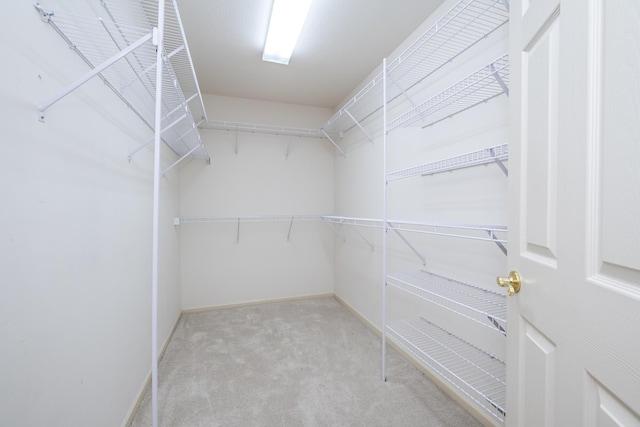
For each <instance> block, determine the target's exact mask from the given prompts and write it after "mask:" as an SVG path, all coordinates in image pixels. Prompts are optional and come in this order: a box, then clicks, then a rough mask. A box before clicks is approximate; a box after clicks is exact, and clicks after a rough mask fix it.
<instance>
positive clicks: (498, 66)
mask: <svg viewBox="0 0 640 427" xmlns="http://www.w3.org/2000/svg"><path fill="white" fill-rule="evenodd" d="M508 85H509V54H505V55H503V56H501V57H499V58H497V59H496V60H494V61H492V62H491V63H489V64H487V65H486V66H484V67H482V68H480V69H479V70H477V71H475V72H474V73H473V74H471V75H469V76H467V77H465V78H464V79H462V80H461V81H459V82H458V83H455V84H454V85H452V86H450V87H448V88H447V89H445V90H444V91H442V92H440V93H438V94H437V95H435V96H433V97H432V98H430V99H428V100H426V101H424V102H423V103H421V104H419V105H417V106H416V107H414V108H412V109H411V110H409V111H407V112H406V113H404V114H402V115H400V116H398V117H396V118H395V119H393V120H391V121H389V122H388V123H387V131H391V130H393V129H395V128H398V127H407V126H411V125H412V124H414V123H416V122H418V121H421V122H420V125H421V126H422V127H427V126H431V125H433V124H435V123H438V122H440V121H442V120H444V119H447V118H449V117H452V116H454V115H455V114H458V113H460V112H462V111H465V110H468V109H469V108H472V107H474V106H476V105H478V104H481V103H483V102H487V101H489V100H490V99H492V98H495V97H496V96H499V95H501V94H503V93H505V92H507V90H508V89H507V86H508Z"/></svg>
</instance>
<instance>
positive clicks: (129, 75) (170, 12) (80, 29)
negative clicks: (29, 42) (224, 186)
mask: <svg viewBox="0 0 640 427" xmlns="http://www.w3.org/2000/svg"><path fill="white" fill-rule="evenodd" d="M165 3H166V8H165V27H164V28H165V30H164V37H163V43H164V55H163V56H164V61H163V70H162V71H163V83H162V126H163V128H162V140H163V141H164V142H165V143H166V144H167V146H169V147H170V148H171V149H172V150H173V151H174V152H175V153H176V154H178V155H180V156H185V155H187V154H190V155H192V156H194V157H201V158H206V159H209V155H208V153H207V151H206V149H205V147H204V145H203V144H202V142H201V138H200V133H199V130H198V128H197V125H198V123H200V122H201V121H202V120H205V119H206V112H205V109H204V104H203V101H202V96H201V94H200V90H199V86H198V82H197V79H196V75H195V72H194V69H193V64H192V61H191V55H190V53H189V48H188V46H187V42H186V38H185V35H184V31H183V28H182V23H181V20H180V13H179V11H178V8H177V4H176V2H175V1H171V0H165ZM88 5H89V6H90V8H91V10H93V11H95V16H78V15H77V14H73V10H71V11H69V10H68V9H67V8H68V7H69V6H68V5H66V4H63V3H60V5H59V7H61V9H62V8H64V9H63V10H55V11H52V10H45V9H43V8H42V7H40V6H39V5H36V8H37V9H38V11H39V12H40V13H41V14H42V16H43V18H44V19H45V21H46V22H48V23H49V24H50V25H51V26H52V27H53V28H54V29H55V30H56V32H58V34H59V35H60V36H61V37H62V38H63V39H64V40H65V41H66V42H67V43H68V45H69V46H70V47H71V48H72V49H73V50H74V51H75V52H76V53H77V54H78V55H79V56H80V57H81V58H82V59H83V60H84V61H85V62H86V63H87V65H89V67H90V68H92V69H95V68H96V67H99V66H100V65H102V64H104V63H106V62H108V61H109V60H110V59H111V58H112V57H114V56H115V55H118V54H122V53H124V52H126V51H127V49H128V48H130V47H131V46H133V45H134V44H135V43H136V42H137V41H139V40H141V39H142V38H143V37H144V36H145V35H148V34H149V33H151V32H152V30H153V28H154V27H156V26H157V18H158V3H157V1H152V0H139V1H138V2H131V1H128V0H92V1H90V2H88ZM71 7H75V6H71ZM156 66H157V62H156V46H155V45H154V44H153V43H152V41H151V40H149V41H146V42H144V43H143V44H142V45H140V47H138V48H136V49H135V50H133V51H131V52H129V53H127V54H125V55H124V56H123V58H122V59H120V60H117V61H116V62H113V63H112V64H111V65H109V66H108V67H107V68H105V69H104V70H102V71H101V72H100V74H99V76H100V77H101V78H102V80H103V81H104V82H105V84H106V85H107V86H108V87H109V88H110V89H112V90H113V91H114V92H115V93H116V95H117V96H118V97H120V99H122V100H123V101H124V102H125V103H126V104H127V106H128V107H129V108H130V109H131V110H132V111H133V112H134V113H135V114H136V115H137V116H138V117H140V118H141V119H142V120H143V122H144V123H145V124H146V125H147V126H148V127H149V128H150V129H152V130H153V129H154V127H155V95H156V78H155V74H156ZM151 141H152V139H151V140H150V141H147V143H145V144H143V146H145V145H147V144H148V143H150V142H151ZM137 151H138V150H136V152H137Z"/></svg>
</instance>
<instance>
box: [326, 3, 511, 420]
mask: <svg viewBox="0 0 640 427" xmlns="http://www.w3.org/2000/svg"><path fill="white" fill-rule="evenodd" d="M508 19H509V8H508V2H507V1H506V0H504V1H502V0H460V1H458V2H456V3H455V5H454V6H453V7H452V8H451V9H449V10H447V11H446V12H445V13H444V14H443V16H442V17H441V18H440V19H438V20H437V21H436V23H435V24H433V25H432V26H431V27H430V28H429V29H428V30H427V31H426V32H425V33H424V34H423V35H421V36H420V37H418V38H417V39H416V41H415V42H413V43H412V44H411V45H410V46H409V47H407V48H406V49H405V50H404V51H403V52H402V53H401V54H400V55H399V56H398V57H397V58H395V59H393V60H391V61H389V62H387V60H385V61H383V65H382V72H381V73H380V74H378V75H377V76H376V77H375V78H374V79H373V80H371V81H370V82H369V84H367V85H365V86H364V87H363V89H362V90H361V91H360V92H359V93H358V94H357V95H356V96H355V97H354V98H352V99H351V100H350V101H349V102H347V103H346V104H345V106H344V107H343V108H341V109H340V110H339V111H338V112H337V113H336V114H335V115H334V116H333V117H332V118H331V120H329V122H328V123H327V124H326V125H325V128H324V130H325V132H327V133H328V134H334V135H335V134H338V135H339V134H341V133H344V132H347V131H349V130H351V129H352V128H353V127H354V126H356V124H355V122H356V120H354V119H357V121H359V122H362V121H366V120H367V119H368V118H369V117H371V116H372V115H373V114H374V113H375V112H376V111H377V110H378V109H380V108H381V109H382V120H383V152H384V154H383V156H384V159H383V170H384V178H383V185H384V190H383V191H384V196H383V198H384V214H383V218H382V221H381V222H382V226H383V228H384V231H383V242H382V247H383V249H382V251H383V255H382V256H383V280H382V282H383V283H382V288H383V291H382V292H383V297H382V300H383V307H382V312H383V313H382V318H383V322H382V323H383V334H382V344H383V345H382V376H383V379H384V378H385V377H386V362H385V359H386V340H387V337H389V338H390V339H391V340H392V341H393V342H394V343H395V344H397V345H399V346H400V347H402V348H404V349H405V350H406V351H407V352H408V353H410V354H412V355H413V356H414V357H415V358H416V359H418V360H419V361H421V362H422V364H424V365H425V366H426V367H427V368H428V369H429V370H430V371H432V372H434V373H435V374H436V375H437V376H439V377H441V378H442V379H443V380H445V381H446V382H448V383H450V384H451V385H452V387H454V388H455V389H457V390H458V391H459V392H460V393H462V394H463V395H465V396H467V398H468V399H470V401H472V402H474V403H475V405H476V406H477V407H478V408H479V409H480V410H481V411H483V412H484V413H485V414H487V415H488V418H490V419H493V420H494V421H495V422H498V423H503V422H504V420H505V417H506V406H505V404H506V389H505V387H506V385H505V362H504V361H503V360H501V359H500V358H498V357H496V356H495V355H493V354H492V353H491V352H490V351H486V350H484V349H481V348H479V347H477V346H475V345H473V344H471V343H470V342H468V341H466V340H465V339H463V338H461V337H459V336H457V335H456V334H455V333H454V332H453V330H448V329H447V327H446V326H444V327H443V325H439V324H437V321H436V320H434V319H430V318H428V316H418V317H416V318H408V319H395V320H393V321H391V322H387V304H390V303H391V302H389V303H388V301H387V299H388V296H387V288H389V287H392V288H394V289H397V290H398V291H399V292H400V293H401V294H404V295H408V296H410V298H416V299H417V300H419V301H425V302H426V304H427V305H426V306H425V307H427V306H428V307H432V306H433V307H436V306H437V307H439V308H440V309H443V310H446V311H447V312H450V313H452V315H454V316H457V318H459V319H461V321H462V322H466V321H469V322H473V324H477V325H481V326H482V327H484V328H486V329H484V330H486V331H487V333H488V334H498V335H496V337H502V338H501V339H504V337H505V336H506V333H507V329H508V328H507V323H506V295H504V294H503V293H499V292H497V291H493V290H491V289H489V288H488V287H485V286H480V285H475V284H470V283H465V282H462V281H459V280H456V279H453V278H450V277H444V276H442V275H438V274H434V273H433V272H430V271H427V270H426V269H425V268H426V267H425V266H426V259H425V257H424V256H423V255H422V253H421V252H420V248H419V247H414V246H413V245H412V244H411V242H410V241H409V240H408V239H407V238H406V237H404V235H399V237H400V238H401V241H403V242H404V243H405V244H406V245H407V246H409V248H410V249H411V250H412V251H413V252H414V254H415V255H416V256H417V257H418V258H419V259H420V260H421V261H422V265H423V268H422V269H419V270H418V271H399V272H388V271H387V270H388V265H387V257H388V255H387V238H388V237H387V234H388V233H387V231H393V232H395V233H396V234H397V233H423V234H437V235H443V236H448V237H456V238H466V239H475V240H484V241H488V242H492V243H494V244H495V245H497V246H498V248H499V249H500V250H501V251H502V252H503V253H504V254H505V255H506V253H507V249H506V246H505V244H506V242H507V238H506V235H507V227H506V226H501V225H469V224H428V223H422V222H409V221H399V220H393V219H390V218H388V217H387V192H388V191H389V188H388V187H389V186H390V185H391V184H392V183H393V182H395V181H399V180H404V179H413V178H415V177H421V176H428V175H434V174H438V173H442V172H451V171H455V170H459V169H463V168H468V167H474V166H478V165H487V164H494V163H495V164H496V165H497V167H498V168H499V169H500V170H501V171H502V172H503V173H504V174H505V175H508V170H507V167H506V166H505V164H504V162H505V161H507V160H508V146H507V144H504V143H502V144H497V145H493V146H489V147H486V148H483V149H480V150H475V151H471V152H466V153H462V154H458V155H455V156H452V157H449V158H445V159H439V160H436V161H431V162H428V163H424V164H419V165H413V166H410V167H406V168H403V169H400V170H395V171H388V170H387V137H388V135H389V134H390V133H391V132H393V131H395V130H396V129H399V128H403V127H409V126H413V127H416V126H417V127H420V128H426V127H428V126H433V125H436V124H437V123H439V122H440V121H442V120H444V119H447V118H450V117H452V116H454V115H456V114H459V113H461V112H463V111H466V110H468V109H471V108H473V107H474V106H476V105H478V104H481V103H484V102H487V101H489V100H491V99H493V98H495V97H498V96H501V95H503V94H506V96H508V91H509V90H508V85H509V57H508V55H507V54H505V55H501V56H500V57H498V58H495V59H494V60H492V61H490V62H489V63H486V64H485V65H484V66H482V67H481V68H479V69H476V70H475V71H473V72H472V73H470V74H468V75H467V76H466V77H464V78H462V79H461V80H459V81H458V82H456V83H454V84H452V85H450V86H449V87H447V88H446V89H444V90H442V91H440V92H439V93H436V94H435V95H433V96H430V97H429V98H428V99H426V100H424V101H420V102H416V101H415V99H416V98H418V97H419V96H420V95H421V94H420V91H421V90H424V89H423V85H422V84H421V83H423V82H424V83H427V82H428V80H427V79H428V78H429V77H430V76H432V75H433V74H434V73H435V72H436V71H438V70H440V69H443V70H444V69H445V67H447V66H449V65H448V64H450V63H451V62H452V61H453V60H454V59H455V58H456V57H458V56H459V55H460V54H462V53H463V52H466V51H467V50H469V49H471V48H472V47H473V46H474V45H476V44H477V43H478V42H479V41H480V40H482V39H483V38H485V37H486V36H487V35H489V34H491V33H493V32H494V31H496V30H497V29H498V28H500V27H502V26H503V25H505V24H506V23H507V22H508ZM378 98H379V99H381V102H380V104H377V103H376V102H374V101H373V100H374V99H378ZM361 101H364V102H361ZM360 102H361V103H360ZM359 103H360V104H359ZM391 109H392V110H393V111H394V112H396V113H394V114H396V115H395V116H394V117H391V118H388V117H387V115H388V111H390V110H391ZM403 109H404V111H403V112H400V113H399V114H398V113H397V112H398V111H401V110H403Z"/></svg>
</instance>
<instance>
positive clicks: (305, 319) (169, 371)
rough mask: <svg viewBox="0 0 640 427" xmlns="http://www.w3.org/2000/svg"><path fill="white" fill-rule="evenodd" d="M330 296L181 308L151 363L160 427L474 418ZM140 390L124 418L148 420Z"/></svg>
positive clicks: (137, 422) (439, 422) (452, 422)
mask: <svg viewBox="0 0 640 427" xmlns="http://www.w3.org/2000/svg"><path fill="white" fill-rule="evenodd" d="M387 357H388V358H387V381H386V382H383V381H381V379H380V372H381V371H380V369H381V368H380V363H381V362H380V339H379V337H378V336H376V335H375V334H374V333H373V332H372V331H371V330H370V329H368V328H367V327H366V326H365V325H364V324H363V323H362V322H360V320H358V319H357V318H356V317H355V316H353V314H351V313H350V312H349V311H348V310H346V309H345V308H344V307H343V306H342V305H341V304H340V303H338V302H337V301H336V300H335V299H334V298H332V297H324V298H311V299H304V300H297V301H287V302H274V303H266V304H261V305H254V306H246V307H239V308H230V309H223V310H212V311H206V312H199V313H188V314H184V315H183V317H182V319H181V320H180V323H179V325H178V327H177V329H176V331H175V333H174V335H173V338H172V340H171V342H170V343H169V346H168V348H167V351H166V353H165V355H164V358H163V359H162V361H161V363H160V366H159V376H160V379H159V393H158V396H159V407H160V411H159V421H160V425H161V426H163V427H165V426H171V427H178V426H188V427H196V426H207V427H210V426H465V427H471V426H479V425H480V424H479V423H478V422H477V421H476V420H475V419H474V418H473V417H472V416H471V415H470V414H469V413H467V412H466V411H465V410H464V409H463V408H462V407H460V406H459V405H458V404H457V403H455V402H454V401H453V400H452V399H451V398H450V397H448V396H447V395H446V394H444V393H443V392H442V391H440V390H439V389H438V388H437V387H436V386H435V385H433V383H431V382H430V381H429V380H428V379H426V378H425V377H424V376H423V375H422V374H421V373H420V372H419V371H418V370H417V369H416V368H415V367H413V366H411V365H410V364H409V363H408V362H407V361H406V360H405V359H404V358H402V356H400V355H399V354H398V353H397V352H395V351H394V350H393V349H391V348H389V350H388V352H387ZM150 400H151V399H150V391H147V394H146V395H145V397H144V400H143V402H142V404H141V406H140V408H139V409H138V412H137V413H136V415H135V418H134V420H133V423H132V425H133V426H135V427H138V426H150V425H151V409H150V407H151V404H150Z"/></svg>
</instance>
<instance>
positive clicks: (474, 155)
mask: <svg viewBox="0 0 640 427" xmlns="http://www.w3.org/2000/svg"><path fill="white" fill-rule="evenodd" d="M508 158H509V147H508V144H500V145H495V146H493V147H487V148H483V149H481V150H477V151H471V152H468V153H465V154H460V155H458V156H454V157H449V158H447V159H442V160H437V161H435V162H430V163H425V164H422V165H418V166H413V167H410V168H406V169H401V170H397V171H394V172H390V173H388V174H387V182H390V181H395V180H398V179H404V178H411V177H414V176H426V175H434V174H437V173H441V172H448V171H454V170H457V169H463V168H468V167H471V166H477V165H486V164H489V163H494V162H495V163H497V164H498V166H499V167H500V168H501V169H502V171H503V172H504V173H505V174H507V169H506V168H505V167H504V165H503V164H502V161H504V160H507V159H508Z"/></svg>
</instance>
